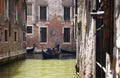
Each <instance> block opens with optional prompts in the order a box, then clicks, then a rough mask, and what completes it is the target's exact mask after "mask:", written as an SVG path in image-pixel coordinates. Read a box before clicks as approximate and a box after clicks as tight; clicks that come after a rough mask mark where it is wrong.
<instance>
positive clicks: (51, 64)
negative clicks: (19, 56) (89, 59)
mask: <svg viewBox="0 0 120 78" xmlns="http://www.w3.org/2000/svg"><path fill="white" fill-rule="evenodd" d="M36 56H37V57H36ZM38 56H39V57H38ZM40 56H41V55H40V54H39V55H38V54H37V55H29V56H27V57H29V58H27V59H25V60H22V61H17V62H14V63H11V64H8V65H5V66H1V67H0V78H79V77H78V75H76V73H75V69H74V66H75V59H74V58H75V57H71V56H70V55H61V56H60V59H50V60H42V56H41V57H40ZM33 57H34V58H33Z"/></svg>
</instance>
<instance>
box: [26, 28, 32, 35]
mask: <svg viewBox="0 0 120 78" xmlns="http://www.w3.org/2000/svg"><path fill="white" fill-rule="evenodd" d="M27 33H28V34H32V26H27Z"/></svg>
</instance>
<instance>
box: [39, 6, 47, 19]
mask: <svg viewBox="0 0 120 78" xmlns="http://www.w3.org/2000/svg"><path fill="white" fill-rule="evenodd" d="M46 18H47V10H46V6H40V20H43V21H44V20H46Z"/></svg>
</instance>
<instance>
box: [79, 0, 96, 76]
mask: <svg viewBox="0 0 120 78" xmlns="http://www.w3.org/2000/svg"><path fill="white" fill-rule="evenodd" d="M79 1H80V2H81V3H80V4H79V8H78V9H79V11H80V12H79V13H78V15H80V16H81V17H80V16H79V17H78V20H79V21H78V29H77V30H78V31H77V33H78V34H77V42H78V45H77V47H78V54H79V56H78V59H79V60H78V61H79V67H80V69H79V70H80V75H81V76H82V78H95V32H96V31H95V20H94V19H93V18H92V17H91V16H90V11H89V8H90V7H89V5H91V6H92V2H90V4H89V2H88V1H82V0H79ZM93 2H94V1H93ZM86 4H87V5H86ZM91 8H92V7H91ZM79 48H80V49H79Z"/></svg>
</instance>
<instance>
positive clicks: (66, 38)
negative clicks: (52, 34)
mask: <svg viewBox="0 0 120 78" xmlns="http://www.w3.org/2000/svg"><path fill="white" fill-rule="evenodd" d="M64 42H65V43H69V42H70V28H64Z"/></svg>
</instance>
